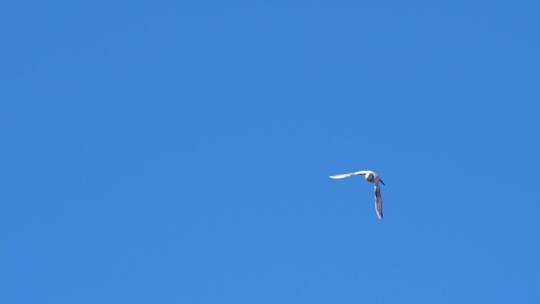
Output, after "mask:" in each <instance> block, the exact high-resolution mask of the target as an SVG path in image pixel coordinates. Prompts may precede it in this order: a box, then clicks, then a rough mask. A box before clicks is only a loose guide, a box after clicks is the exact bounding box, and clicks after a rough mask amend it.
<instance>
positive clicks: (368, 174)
mask: <svg viewBox="0 0 540 304" xmlns="http://www.w3.org/2000/svg"><path fill="white" fill-rule="evenodd" d="M353 175H363V176H364V178H365V179H366V181H368V182H369V183H372V184H373V185H374V188H373V189H374V190H375V212H377V217H378V218H379V219H381V220H382V219H383V210H382V198H381V185H380V184H383V185H384V182H383V181H382V179H381V178H380V177H379V175H378V174H377V173H375V172H373V171H370V170H360V171H356V172H351V173H344V174H336V175H330V178H332V179H343V178H347V177H350V176H353Z"/></svg>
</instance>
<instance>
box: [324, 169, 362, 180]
mask: <svg viewBox="0 0 540 304" xmlns="http://www.w3.org/2000/svg"><path fill="white" fill-rule="evenodd" d="M366 173H367V171H365V170H360V171H355V172H351V173H343V174H336V175H330V178H332V179H342V178H347V177H349V176H353V175H364V174H366Z"/></svg>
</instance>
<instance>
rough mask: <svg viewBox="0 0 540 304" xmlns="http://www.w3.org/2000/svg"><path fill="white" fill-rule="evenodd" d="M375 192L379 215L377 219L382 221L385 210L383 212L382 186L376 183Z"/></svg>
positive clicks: (376, 209) (376, 207)
mask: <svg viewBox="0 0 540 304" xmlns="http://www.w3.org/2000/svg"><path fill="white" fill-rule="evenodd" d="M374 190H375V212H376V213H377V217H378V218H379V219H381V220H382V219H383V210H382V197H381V186H380V185H379V184H378V183H376V184H375V188H374Z"/></svg>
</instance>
